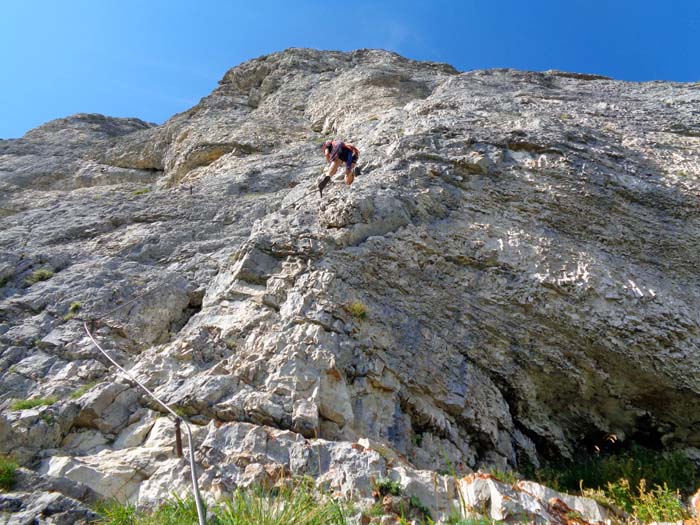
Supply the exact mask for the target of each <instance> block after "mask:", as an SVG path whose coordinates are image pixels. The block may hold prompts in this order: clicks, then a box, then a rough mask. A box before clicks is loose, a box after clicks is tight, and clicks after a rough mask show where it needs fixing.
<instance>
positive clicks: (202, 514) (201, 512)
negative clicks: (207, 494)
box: [83, 321, 206, 525]
mask: <svg viewBox="0 0 700 525" xmlns="http://www.w3.org/2000/svg"><path fill="white" fill-rule="evenodd" d="M83 328H85V332H86V333H87V335H88V337H89V338H90V340H91V341H92V343H93V344H94V345H95V347H97V349H98V350H99V351H100V352H101V353H102V355H104V356H105V357H106V358H107V359H108V360H109V362H110V363H112V364H113V365H114V366H116V367H117V369H118V370H119V371H120V372H121V373H122V374H124V375H125V376H126V378H127V379H129V381H132V382H133V383H136V384H137V385H138V386H139V387H140V388H141V389H142V390H143V391H144V392H146V394H148V395H149V396H150V397H151V398H153V399H154V400H155V401H156V402H157V403H158V404H159V405H160V406H162V407H163V408H164V409H165V410H166V411H167V412H168V413H169V414H170V415H171V416H173V417H174V418H175V422H178V421H181V422H182V423H184V424H185V430H186V431H187V448H188V449H189V460H190V475H191V478H192V492H193V493H194V501H195V504H196V506H197V518H198V519H199V525H205V524H206V509H205V508H204V506H203V505H202V495H201V493H200V492H199V485H198V483H197V472H196V469H195V462H194V444H193V440H192V431H191V430H190V426H189V424H188V423H187V421H185V420H184V419H183V418H181V417H180V416H178V415H177V414H176V413H175V411H174V410H173V409H171V408H170V407H169V406H168V405H166V404H165V403H164V402H163V401H161V400H160V399H159V398H158V396H156V395H155V394H154V393H153V392H151V391H150V390H149V389H148V387H147V386H146V385H144V384H143V383H141V382H140V381H138V380H137V379H136V378H135V377H134V376H132V375H131V374H130V373H129V372H127V371H126V370H125V369H124V368H123V367H122V366H121V365H120V364H119V363H117V362H116V361H115V360H114V359H112V357H111V356H110V355H109V354H108V353H107V352H106V351H105V350H104V349H103V348H102V347H101V346H100V344H99V343H98V342H97V341H96V340H95V338H94V337H93V335H92V333H91V332H90V328H88V324H87V321H83Z"/></svg>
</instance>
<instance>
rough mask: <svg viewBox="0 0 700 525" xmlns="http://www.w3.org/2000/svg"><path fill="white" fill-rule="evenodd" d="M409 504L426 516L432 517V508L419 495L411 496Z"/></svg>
mask: <svg viewBox="0 0 700 525" xmlns="http://www.w3.org/2000/svg"><path fill="white" fill-rule="evenodd" d="M409 504H410V505H411V507H413V508H414V509H416V510H417V511H419V512H420V513H421V514H423V517H424V518H428V519H430V518H431V516H430V510H429V509H428V507H427V506H426V505H425V504H424V503H423V502H422V501H421V500H420V498H418V497H417V496H411V499H410V500H409Z"/></svg>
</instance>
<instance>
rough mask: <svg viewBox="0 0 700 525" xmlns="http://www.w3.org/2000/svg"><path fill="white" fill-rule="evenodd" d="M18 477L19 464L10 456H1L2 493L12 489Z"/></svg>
mask: <svg viewBox="0 0 700 525" xmlns="http://www.w3.org/2000/svg"><path fill="white" fill-rule="evenodd" d="M16 476H17V463H15V462H14V461H13V460H12V459H11V458H9V457H8V456H4V455H0V491H4V490H10V489H12V485H14V483H15V477H16Z"/></svg>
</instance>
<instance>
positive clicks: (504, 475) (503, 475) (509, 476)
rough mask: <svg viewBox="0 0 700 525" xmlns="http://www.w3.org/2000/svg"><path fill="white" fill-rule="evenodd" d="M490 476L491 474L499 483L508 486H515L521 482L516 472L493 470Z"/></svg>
mask: <svg viewBox="0 0 700 525" xmlns="http://www.w3.org/2000/svg"><path fill="white" fill-rule="evenodd" d="M489 474H491V475H492V476H493V477H494V478H496V479H497V480H498V481H501V482H503V483H506V484H508V485H515V484H516V483H517V482H518V481H520V479H519V478H518V475H517V473H516V472H515V471H514V470H499V469H491V470H490V471H489Z"/></svg>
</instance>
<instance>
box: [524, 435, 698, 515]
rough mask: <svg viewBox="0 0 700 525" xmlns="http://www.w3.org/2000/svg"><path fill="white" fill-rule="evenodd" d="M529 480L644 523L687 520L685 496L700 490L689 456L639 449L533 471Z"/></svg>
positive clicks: (580, 459) (695, 471) (636, 447)
mask: <svg viewBox="0 0 700 525" xmlns="http://www.w3.org/2000/svg"><path fill="white" fill-rule="evenodd" d="M527 477H528V478H530V479H534V480H535V481H537V482H539V483H541V484H543V485H546V486H548V487H551V488H553V489H555V490H561V491H566V492H572V493H573V492H578V491H580V492H581V493H582V494H583V495H584V496H587V497H591V498H593V499H595V500H597V501H599V502H600V503H602V504H604V505H608V506H613V507H617V508H620V509H622V510H624V511H625V512H628V513H630V514H632V515H633V516H634V517H635V518H636V519H638V520H641V521H642V522H648V521H653V520H656V521H676V520H680V519H683V518H685V517H686V514H685V511H684V510H683V505H682V503H681V501H682V497H683V496H687V495H689V494H691V493H693V492H695V490H696V489H697V488H698V486H700V473H699V472H698V469H697V467H695V465H694V464H693V462H692V461H690V460H689V459H688V458H687V457H686V456H684V455H683V454H681V453H679V452H671V453H661V452H657V451H654V450H650V449H646V448H643V447H640V446H634V447H632V448H630V449H629V450H627V451H623V452H620V453H617V454H608V455H598V456H592V457H589V458H583V459H582V458H579V459H578V460H577V462H576V463H568V464H562V465H557V466H550V467H547V468H543V469H539V470H536V471H534V472H529V473H528V475H527Z"/></svg>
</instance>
